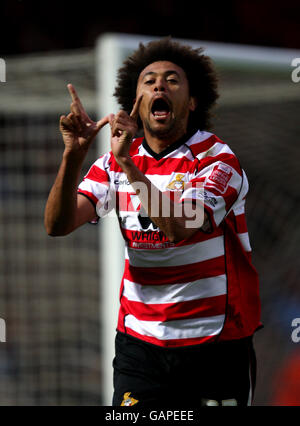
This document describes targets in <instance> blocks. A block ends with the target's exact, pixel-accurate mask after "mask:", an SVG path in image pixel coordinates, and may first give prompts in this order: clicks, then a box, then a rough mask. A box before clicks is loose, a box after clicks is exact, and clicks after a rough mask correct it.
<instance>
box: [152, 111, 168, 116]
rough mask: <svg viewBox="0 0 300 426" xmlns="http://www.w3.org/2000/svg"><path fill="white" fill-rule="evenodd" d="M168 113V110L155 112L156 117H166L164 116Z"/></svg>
mask: <svg viewBox="0 0 300 426" xmlns="http://www.w3.org/2000/svg"><path fill="white" fill-rule="evenodd" d="M168 114H169V112H168V111H155V112H154V116H155V117H164V116H167V115H168Z"/></svg>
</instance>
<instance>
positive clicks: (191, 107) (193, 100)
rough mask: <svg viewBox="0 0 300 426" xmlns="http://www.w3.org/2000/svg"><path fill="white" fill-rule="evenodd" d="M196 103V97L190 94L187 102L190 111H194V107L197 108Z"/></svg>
mask: <svg viewBox="0 0 300 426" xmlns="http://www.w3.org/2000/svg"><path fill="white" fill-rule="evenodd" d="M197 105H198V102H197V99H196V98H195V97H194V96H191V97H190V103H189V108H190V111H195V109H196V108H197Z"/></svg>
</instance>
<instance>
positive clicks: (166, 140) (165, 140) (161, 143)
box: [144, 128, 186, 154]
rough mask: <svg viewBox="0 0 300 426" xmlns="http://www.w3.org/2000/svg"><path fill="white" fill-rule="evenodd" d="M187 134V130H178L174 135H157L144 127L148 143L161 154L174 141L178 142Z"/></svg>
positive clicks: (154, 150)
mask: <svg viewBox="0 0 300 426" xmlns="http://www.w3.org/2000/svg"><path fill="white" fill-rule="evenodd" d="M185 134H186V132H185V131H182V132H177V133H176V134H174V135H171V134H170V135H165V136H156V135H153V134H152V133H150V132H149V131H148V130H147V129H145V128H144V135H145V139H146V141H147V144H148V145H149V147H150V148H151V149H152V151H153V152H155V153H157V154H160V153H161V152H163V151H164V150H165V149H166V148H168V147H169V146H170V145H172V144H173V143H174V142H177V141H178V140H179V139H181V138H182V137H183V136H184V135H185Z"/></svg>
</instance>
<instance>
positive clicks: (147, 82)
mask: <svg viewBox="0 0 300 426" xmlns="http://www.w3.org/2000/svg"><path fill="white" fill-rule="evenodd" d="M153 83H154V80H152V79H151V80H146V81H145V84H149V85H150V84H153Z"/></svg>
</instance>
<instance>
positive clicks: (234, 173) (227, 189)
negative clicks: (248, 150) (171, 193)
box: [181, 144, 248, 229]
mask: <svg viewBox="0 0 300 426" xmlns="http://www.w3.org/2000/svg"><path fill="white" fill-rule="evenodd" d="M247 192H248V181H247V177H246V175H245V173H244V171H243V170H242V169H241V167H240V165H239V162H238V160H237V158H236V157H235V155H234V154H233V153H232V151H230V150H229V148H228V146H227V145H225V144H223V146H222V149H221V150H220V151H219V152H218V153H217V155H215V156H212V155H210V156H209V157H206V158H200V159H199V168H198V171H197V172H196V173H195V176H194V177H193V178H192V179H191V180H190V182H189V183H188V184H187V185H186V187H185V190H184V192H183V194H182V197H181V201H183V200H189V201H192V202H196V201H200V202H201V204H202V205H204V209H205V211H206V212H207V214H208V215H209V218H210V222H211V225H212V227H213V229H215V228H216V227H218V226H219V225H220V224H221V222H222V221H223V219H224V218H225V216H226V215H227V214H228V213H229V211H230V210H231V209H232V208H233V207H234V206H235V204H236V203H237V201H238V200H240V199H241V198H244V197H245V195H246V193H247Z"/></svg>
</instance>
